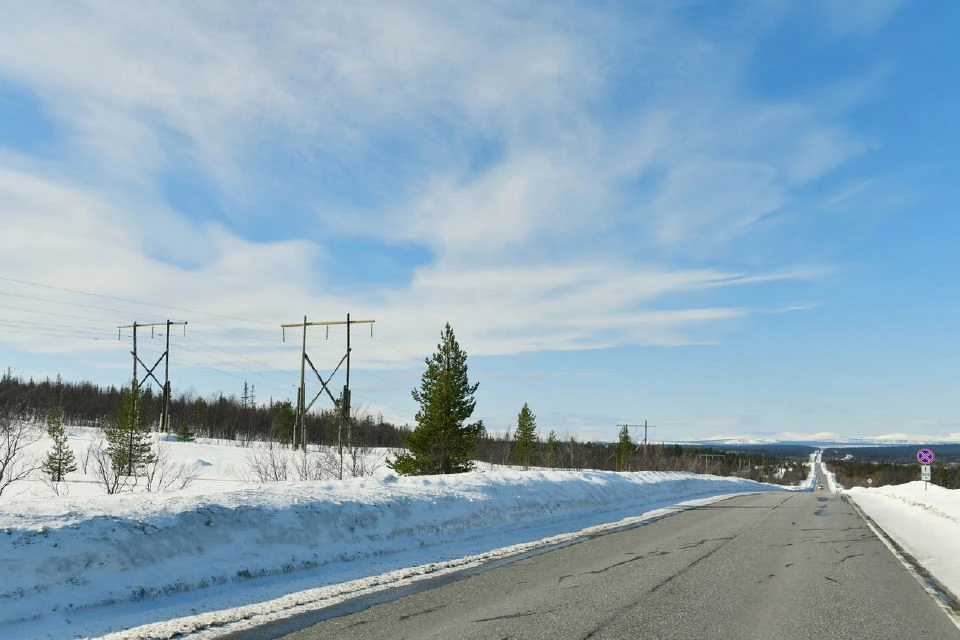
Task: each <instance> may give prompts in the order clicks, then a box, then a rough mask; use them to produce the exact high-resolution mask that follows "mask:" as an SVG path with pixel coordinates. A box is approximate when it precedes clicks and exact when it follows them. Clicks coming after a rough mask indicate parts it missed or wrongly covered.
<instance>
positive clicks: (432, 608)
mask: <svg viewBox="0 0 960 640" xmlns="http://www.w3.org/2000/svg"><path fill="white" fill-rule="evenodd" d="M440 609H443V605H441V606H438V607H431V608H429V609H424V610H423V611H415V612H414V613H405V614H403V615H402V616H400V617H399V618H398V620H409V619H410V618H415V617H417V616H422V615H426V614H428V613H433V612H434V611H439V610H440Z"/></svg>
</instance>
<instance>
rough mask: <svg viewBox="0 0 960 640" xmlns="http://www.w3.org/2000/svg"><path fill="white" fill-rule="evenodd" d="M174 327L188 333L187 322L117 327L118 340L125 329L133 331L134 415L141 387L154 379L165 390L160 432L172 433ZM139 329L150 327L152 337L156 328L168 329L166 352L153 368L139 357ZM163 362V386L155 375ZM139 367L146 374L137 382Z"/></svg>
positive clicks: (149, 323) (150, 323) (136, 324)
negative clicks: (172, 351) (171, 403)
mask: <svg viewBox="0 0 960 640" xmlns="http://www.w3.org/2000/svg"><path fill="white" fill-rule="evenodd" d="M173 326H182V327H183V331H184V334H186V331H187V328H186V327H187V323H186V322H173V321H171V320H167V321H166V322H134V323H133V324H126V325H123V326H120V327H117V339H118V340H119V339H120V332H121V331H122V330H124V329H133V351H131V352H130V353H131V354H132V355H133V382H132V383H131V386H130V388H131V391H132V395H133V411H134V415H136V412H137V397H138V392H139V391H140V386H141V385H142V384H143V382H146V380H147V378H153V381H154V382H156V383H157V385H158V386H160V387H161V388H162V389H163V400H162V404H161V409H160V431H170V327H173ZM138 327H150V335H151V337H152V336H153V330H154V328H155V327H166V333H165V334H164V336H165V337H166V340H167V348H166V349H165V350H164V352H163V353H162V354H161V355H160V357H159V358H157V361H156V362H154V363H153V366H152V367H148V366H147V365H146V364H145V363H144V362H143V360H141V359H140V358H139V356H137V328H138ZM161 362H163V384H162V385H161V384H160V381H159V380H157V377H156V376H155V375H154V374H153V371H154V369H156V368H157V365H159V364H160V363H161ZM138 365H139V366H141V367H143V369H144V371H146V374H145V375H144V376H143V380H142V381H140V382H137V372H138Z"/></svg>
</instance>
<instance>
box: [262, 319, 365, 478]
mask: <svg viewBox="0 0 960 640" xmlns="http://www.w3.org/2000/svg"><path fill="white" fill-rule="evenodd" d="M374 322H376V320H351V319H350V314H349V313H348V314H347V319H346V321H344V320H326V321H322V322H307V316H303V322H302V323H301V322H293V323H288V324H281V325H280V328H281V330H283V331H284V334H283V336H284V340H286V329H292V328H293V327H303V344H302V347H301V350H300V389H299V391H298V393H297V396H298V399H297V422H296V427H295V428H294V432H295V434H294V447H297V446H298V445H299V446H300V447H302V448H303V450H304V451H306V450H307V427H306V415H307V411H309V410H310V407H312V406H313V403H314V402H316V401H317V398H319V397H320V396H321V394H323V393H324V392H326V394H327V395H328V396H329V397H330V400H331V401H332V402H333V405H334V406H335V407H336V406H337V399H336V398H334V397H333V393H332V392H331V391H330V387H329V386H328V385H329V384H330V381H331V380H332V379H333V376H334V375H336V373H337V371H339V370H340V367H341V366H342V365H343V364H344V362H346V365H347V368H346V373H347V381H346V384H345V385H344V386H343V399H342V403H341V406H340V422H339V426H338V427H337V447H338V449H339V452H340V477H341V478H343V445H344V437H343V435H344V433H343V432H344V426H346V429H347V438H346V441H347V443H348V445H349V442H350V351H351V350H352V349H351V346H350V326H351V325H354V324H369V325H370V334H371V335H373V323H374ZM341 324H345V325H347V352H346V353H345V354H344V355H343V357H342V358H340V362H339V363H338V364H337V366H336V368H334V370H333V373H331V374H330V375H329V376H328V377H327V379H326V380H324V379H323V376H321V375H320V372H319V371H317V368H316V367H314V366H313V362H312V361H311V360H310V356H309V355H307V327H312V326H324V327H327V331H328V332H329V330H330V329H329V328H330V326H332V325H341ZM328 335H329V333H328ZM307 365H310V369H311V370H312V371H313V373H314V374H316V376H317V380H319V381H320V391H318V392H317V394H316V395H315V396H314V397H313V400H311V401H310V403H309V404H308V403H307V402H306V399H307V395H306V381H305V373H306V366H307ZM298 430H299V432H300V437H299V441H298V439H297V435H296V432H297V431H298Z"/></svg>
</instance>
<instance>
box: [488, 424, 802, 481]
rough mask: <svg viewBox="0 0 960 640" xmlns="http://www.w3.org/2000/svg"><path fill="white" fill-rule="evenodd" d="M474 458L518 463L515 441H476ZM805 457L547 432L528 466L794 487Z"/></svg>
mask: <svg viewBox="0 0 960 640" xmlns="http://www.w3.org/2000/svg"><path fill="white" fill-rule="evenodd" d="M477 458H478V459H479V460H481V461H483V462H489V463H492V464H503V465H517V464H519V460H518V459H517V456H516V443H515V442H513V441H512V440H511V439H510V438H508V437H507V436H503V437H499V438H491V437H484V438H481V440H480V442H479V444H478V447H477ZM806 463H807V457H806V456H801V457H794V456H774V455H765V454H760V453H749V452H742V451H720V450H717V449H712V448H705V447H698V446H682V445H679V444H662V443H661V444H651V445H649V446H646V447H644V446H643V445H637V444H632V443H631V445H630V446H628V447H626V449H624V448H623V446H622V443H604V442H583V441H580V440H577V439H576V438H574V437H570V438H568V439H565V440H561V439H558V438H556V437H555V436H554V435H553V434H552V433H551V434H550V435H549V436H548V437H547V439H546V441H538V442H537V443H536V444H535V446H534V450H533V452H532V455H531V459H530V465H531V466H535V467H545V468H550V469H573V470H576V471H580V470H583V469H596V470H606V471H688V472H691V473H708V474H713V475H718V476H736V477H739V478H747V479H749V480H756V481H758V482H769V483H773V484H783V485H799V484H802V483H803V481H804V480H806V478H807V477H808V475H809V474H810V467H809V465H808V464H806Z"/></svg>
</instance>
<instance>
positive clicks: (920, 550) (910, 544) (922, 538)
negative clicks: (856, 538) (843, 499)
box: [845, 481, 960, 597]
mask: <svg viewBox="0 0 960 640" xmlns="http://www.w3.org/2000/svg"><path fill="white" fill-rule="evenodd" d="M925 485H926V486H925ZM845 493H846V494H847V495H848V496H849V497H850V498H851V499H853V501H854V502H856V504H857V506H859V507H860V508H861V509H862V510H863V511H864V513H866V514H867V515H868V516H870V518H871V519H872V520H873V521H874V522H875V523H876V524H877V526H879V527H880V528H881V529H883V531H884V532H885V533H886V534H887V535H888V536H890V537H891V538H892V539H893V540H894V541H896V543H897V544H898V545H900V547H901V548H902V549H904V550H905V551H906V552H907V553H909V554H910V555H911V556H913V558H914V559H915V560H916V561H917V562H919V563H920V564H921V565H922V566H923V567H924V569H926V570H927V571H928V572H929V573H930V574H931V575H932V576H933V577H934V578H936V580H937V581H938V582H939V583H940V584H942V585H943V586H945V587H946V588H947V589H948V590H949V591H950V592H951V593H952V594H953V595H954V596H955V597H956V596H958V595H960V554H957V544H958V541H960V490H957V489H944V488H943V487H939V486H937V485H935V484H929V483H924V482H921V481H916V482H908V483H907V484H901V485H892V486H885V487H877V488H872V487H871V488H869V489H865V488H863V487H854V488H852V489H847V490H846V491H845Z"/></svg>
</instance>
